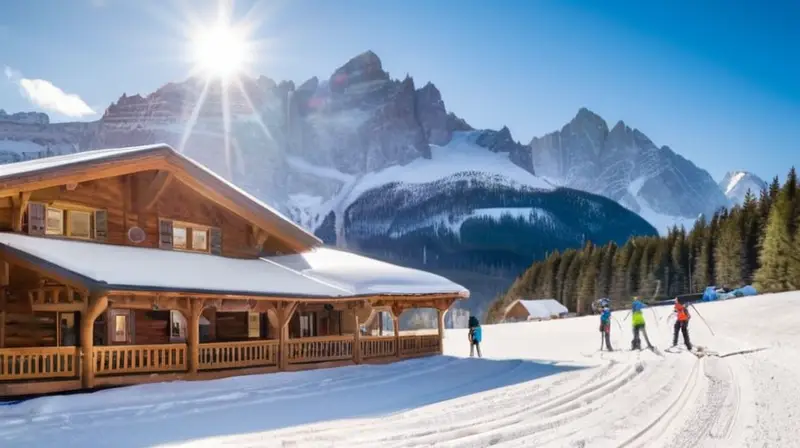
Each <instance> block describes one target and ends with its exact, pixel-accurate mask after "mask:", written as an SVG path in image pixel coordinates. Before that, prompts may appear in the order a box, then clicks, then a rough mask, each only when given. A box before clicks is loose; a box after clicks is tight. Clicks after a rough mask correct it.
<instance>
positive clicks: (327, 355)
mask: <svg viewBox="0 0 800 448" xmlns="http://www.w3.org/2000/svg"><path fill="white" fill-rule="evenodd" d="M354 342H355V338H354V337H353V336H352V335H351V336H324V337H315V338H302V339H290V340H289V341H288V342H287V344H286V354H287V361H288V362H289V363H290V364H298V363H310V362H324V361H340V360H345V359H353V344H354Z"/></svg>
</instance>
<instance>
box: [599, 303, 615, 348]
mask: <svg viewBox="0 0 800 448" xmlns="http://www.w3.org/2000/svg"><path fill="white" fill-rule="evenodd" d="M600 333H601V334H602V335H603V338H604V340H605V342H606V349H607V350H608V351H610V352H613V351H614V349H613V348H611V309H610V308H609V307H608V304H607V303H606V304H605V306H604V307H603V311H602V312H601V313H600ZM602 347H603V346H602V344H601V345H600V348H601V349H602Z"/></svg>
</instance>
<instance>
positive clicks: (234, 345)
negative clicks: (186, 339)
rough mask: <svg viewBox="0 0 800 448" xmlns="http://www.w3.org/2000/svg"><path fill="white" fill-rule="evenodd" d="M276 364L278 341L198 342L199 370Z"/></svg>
mask: <svg viewBox="0 0 800 448" xmlns="http://www.w3.org/2000/svg"><path fill="white" fill-rule="evenodd" d="M277 365H278V341H276V340H260V341H245V342H214V343H208V344H200V366H199V368H200V370H216V369H240V368H246V367H265V366H277Z"/></svg>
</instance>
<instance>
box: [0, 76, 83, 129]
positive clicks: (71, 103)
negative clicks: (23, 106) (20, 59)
mask: <svg viewBox="0 0 800 448" xmlns="http://www.w3.org/2000/svg"><path fill="white" fill-rule="evenodd" d="M3 71H4V73H5V75H6V78H8V79H9V80H10V81H11V82H13V83H14V84H17V85H18V86H19V88H20V92H21V93H22V95H23V96H25V97H26V98H28V100H29V101H30V102H31V103H33V104H35V105H37V106H39V107H41V108H42V109H45V110H47V111H51V112H57V113H59V114H62V115H66V116H68V117H84V116H87V115H95V114H96V113H97V112H95V111H94V110H92V108H91V107H89V105H88V104H86V102H84V101H83V100H82V99H81V97H80V96H78V95H76V94H74V93H66V92H64V91H63V90H61V89H59V88H58V87H56V86H55V85H53V83H51V82H50V81H47V80H44V79H28V78H23V77H22V74H21V73H19V72H18V71H16V70H13V69H12V68H11V67H8V66H6V67H5V70H3Z"/></svg>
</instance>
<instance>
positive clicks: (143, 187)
mask: <svg viewBox="0 0 800 448" xmlns="http://www.w3.org/2000/svg"><path fill="white" fill-rule="evenodd" d="M173 177H174V176H173V175H172V173H171V172H169V171H166V170H160V171H158V172H157V173H156V175H155V177H154V178H153V179H152V180H151V181H150V182H148V183H146V184H145V183H144V182H140V185H139V188H138V191H137V198H136V203H137V208H138V209H139V213H142V212H147V211H150V210H151V209H152V208H153V207H154V206H155V205H156V203H157V202H158V200H159V199H160V198H161V195H162V194H163V193H164V192H165V191H166V190H167V187H169V184H170V182H172V179H173ZM139 179H140V181H141V179H142V178H141V177H139Z"/></svg>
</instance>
